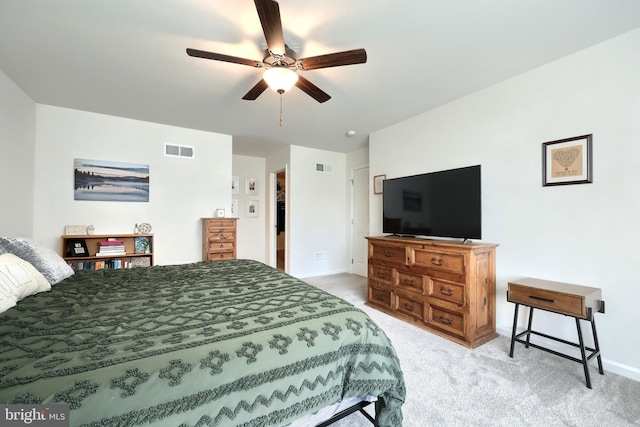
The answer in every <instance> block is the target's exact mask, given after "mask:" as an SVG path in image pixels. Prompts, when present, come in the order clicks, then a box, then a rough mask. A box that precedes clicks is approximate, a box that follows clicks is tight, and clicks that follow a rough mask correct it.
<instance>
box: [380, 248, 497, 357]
mask: <svg viewBox="0 0 640 427" xmlns="http://www.w3.org/2000/svg"><path fill="white" fill-rule="evenodd" d="M367 239H368V241H369V280H368V282H369V285H368V288H369V289H368V301H367V305H369V306H371V307H374V308H376V309H379V310H381V311H384V312H385V313H388V314H390V315H392V316H394V317H397V318H399V319H402V320H405V321H407V322H409V323H412V324H414V325H416V326H419V327H421V328H423V329H426V330H428V331H431V332H434V333H436V334H438V335H440V336H443V337H445V338H448V339H450V340H452V341H454V342H456V343H458V344H462V345H465V346H467V347H470V348H474V347H477V346H479V345H481V344H484V343H485V342H487V341H489V340H492V339H493V338H495V337H497V336H498V334H497V333H496V301H495V295H496V267H495V263H496V255H495V249H496V247H497V246H498V245H496V244H492V243H469V244H462V243H456V242H450V241H444V240H428V239H418V238H401V237H367Z"/></svg>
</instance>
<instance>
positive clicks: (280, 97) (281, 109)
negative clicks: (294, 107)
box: [280, 94, 282, 127]
mask: <svg viewBox="0 0 640 427" xmlns="http://www.w3.org/2000/svg"><path fill="white" fill-rule="evenodd" d="M280 126H281V127H282V94H280Z"/></svg>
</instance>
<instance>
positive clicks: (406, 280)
mask: <svg viewBox="0 0 640 427" xmlns="http://www.w3.org/2000/svg"><path fill="white" fill-rule="evenodd" d="M415 282H416V281H415V280H413V279H404V284H405V285H412V286H413V285H414V284H415Z"/></svg>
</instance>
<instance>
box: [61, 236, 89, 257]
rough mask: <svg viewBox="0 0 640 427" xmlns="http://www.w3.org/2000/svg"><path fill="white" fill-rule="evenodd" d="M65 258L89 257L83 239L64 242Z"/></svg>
mask: <svg viewBox="0 0 640 427" xmlns="http://www.w3.org/2000/svg"><path fill="white" fill-rule="evenodd" d="M66 246H67V248H66V251H67V256H70V257H81V256H89V250H88V249H87V243H86V242H85V241H84V239H67V242H66Z"/></svg>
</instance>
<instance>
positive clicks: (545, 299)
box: [529, 295, 555, 303]
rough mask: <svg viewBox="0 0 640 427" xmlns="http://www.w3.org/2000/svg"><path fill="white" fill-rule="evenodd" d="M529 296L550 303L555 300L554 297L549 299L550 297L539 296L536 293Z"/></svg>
mask: <svg viewBox="0 0 640 427" xmlns="http://www.w3.org/2000/svg"><path fill="white" fill-rule="evenodd" d="M529 298H531V299H537V300H540V301H544V302H550V303H554V302H555V300H552V299H549V298H542V297H537V296H535V295H529Z"/></svg>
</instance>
